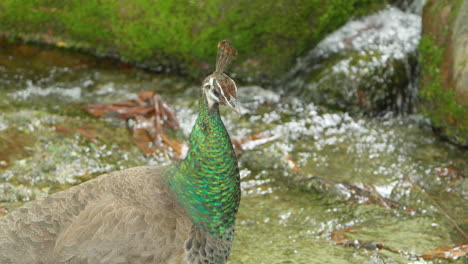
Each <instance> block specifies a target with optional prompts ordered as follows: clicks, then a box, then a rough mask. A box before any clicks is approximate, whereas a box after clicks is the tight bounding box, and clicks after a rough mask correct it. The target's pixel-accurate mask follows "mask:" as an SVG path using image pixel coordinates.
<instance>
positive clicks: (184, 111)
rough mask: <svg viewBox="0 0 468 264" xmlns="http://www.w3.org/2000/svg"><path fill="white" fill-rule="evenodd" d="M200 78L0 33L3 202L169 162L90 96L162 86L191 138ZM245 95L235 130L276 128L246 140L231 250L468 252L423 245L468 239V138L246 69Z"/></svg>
mask: <svg viewBox="0 0 468 264" xmlns="http://www.w3.org/2000/svg"><path fill="white" fill-rule="evenodd" d="M199 84H200V82H199V81H198V82H197V81H188V80H186V79H183V78H181V77H178V76H173V75H155V74H151V73H147V72H144V71H141V70H138V69H135V68H133V67H131V66H129V65H125V64H122V63H119V62H116V61H113V60H107V59H96V58H93V57H90V56H87V55H83V54H80V53H75V52H71V51H63V50H57V49H54V48H50V47H39V46H32V45H26V44H21V43H14V44H11V43H9V42H8V41H7V40H0V215H1V214H5V213H8V212H10V211H11V210H13V209H15V208H17V207H18V206H21V205H22V204H24V203H25V202H28V201H31V200H34V199H36V198H39V197H44V196H46V195H49V194H52V193H54V192H57V191H60V190H64V189H66V188H69V187H71V186H73V185H76V184H79V183H82V182H84V181H86V180H89V179H91V178H93V177H96V176H98V175H101V174H103V173H106V172H110V171H114V170H120V169H124V168H129V167H134V166H141V165H160V164H165V163H168V162H170V161H169V160H168V159H167V155H164V154H160V155H147V154H143V153H142V152H141V151H140V150H139V149H138V148H137V146H135V144H133V143H132V141H131V138H130V136H129V130H128V122H127V121H125V120H123V119H119V118H115V117H112V116H105V117H102V118H96V117H93V116H91V115H89V114H87V113H86V112H85V111H84V108H85V107H86V105H87V104H88V103H112V102H117V101H121V100H128V99H132V98H133V99H134V98H136V97H137V93H138V92H140V91H155V92H156V93H157V94H158V95H159V96H160V98H162V99H163V100H164V101H165V102H167V104H168V105H169V106H170V107H171V108H172V109H173V110H174V112H175V113H176V116H177V119H178V120H179V122H180V129H179V130H178V131H176V132H174V133H173V135H172V136H173V137H175V138H177V139H178V140H180V141H182V142H187V140H188V136H189V133H190V131H191V127H192V125H193V124H194V121H195V118H196V115H197V99H198V92H199V90H198V89H199ZM239 101H240V103H241V104H242V109H241V110H242V115H237V114H235V113H233V112H232V111H229V110H228V109H221V112H222V115H223V119H224V121H225V124H226V127H227V129H228V131H229V133H230V134H231V137H233V138H236V139H238V140H241V141H242V139H245V138H249V137H251V138H252V136H251V135H255V134H258V133H265V132H267V133H268V135H269V136H267V137H265V138H261V139H252V140H250V141H249V140H247V141H246V142H244V144H243V145H242V147H243V149H244V151H243V152H242V153H241V154H240V155H239V161H240V169H241V177H242V184H241V186H242V194H243V196H242V202H241V207H240V211H239V214H238V218H237V231H236V237H235V241H234V245H233V249H232V253H231V258H230V261H229V263H230V264H241V263H245V264H247V263H259V264H260V263H307V264H308V263H452V262H456V263H463V261H464V260H465V261H466V258H464V257H461V258H458V259H456V260H446V259H443V258H433V259H430V258H428V259H424V258H422V257H421V256H423V255H426V254H428V253H427V252H428V251H429V252H430V251H431V250H433V249H434V248H437V247H448V248H452V247H455V246H456V245H458V244H460V243H462V242H463V240H464V239H463V236H462V235H461V234H460V232H458V231H457V229H456V228H455V227H454V225H453V224H452V222H451V220H450V219H453V221H454V222H456V223H458V225H460V226H461V228H462V229H464V230H467V229H468V214H467V206H466V204H467V203H466V201H467V198H468V196H467V195H468V185H467V183H466V181H465V176H466V175H468V152H467V150H464V149H460V148H458V147H456V146H454V145H451V144H449V143H447V142H445V141H442V140H440V139H439V138H437V137H436V136H435V135H434V134H433V132H432V130H431V128H430V127H429V126H428V124H427V122H426V121H425V119H424V118H422V117H421V116H420V115H418V114H410V115H393V114H391V113H390V114H387V115H383V116H380V117H375V118H369V117H365V116H353V115H350V114H348V113H346V112H339V111H331V110H328V109H327V108H324V107H321V106H317V105H314V104H311V103H309V102H307V101H305V100H302V99H301V98H297V97H294V96H285V95H284V93H283V94H281V93H279V92H277V91H272V90H267V89H264V88H262V87H258V86H249V85H243V84H242V83H240V84H239ZM80 130H81V131H83V130H85V131H88V133H91V132H90V131H92V133H95V134H96V135H95V136H93V139H89V137H86V136H83V135H84V133H79V131H80ZM464 175H465V176H464ZM317 179H326V180H327V181H329V185H328V187H324V184H323V181H322V183H320V182H318V181H317ZM319 183H320V184H319ZM350 184H351V185H352V186H354V187H356V188H358V190H363V191H367V192H370V193H373V194H374V195H378V196H379V197H381V198H385V199H388V200H389V201H394V202H395V204H398V205H399V206H397V207H395V206H393V207H392V206H386V205H385V204H382V203H379V202H375V201H374V200H373V199H370V198H369V196H366V195H363V194H362V193H360V191H358V192H357V193H356V189H353V188H349V185H350ZM422 190H425V192H423V191H422ZM425 194H427V195H425ZM428 197H430V198H428ZM431 199H432V200H434V201H431ZM434 202H435V203H434ZM438 205H440V207H442V208H443V210H444V212H446V214H448V216H449V217H450V218H448V217H447V216H446V215H445V213H444V212H442V211H441V210H440V209H439V208H438ZM465 244H466V241H465Z"/></svg>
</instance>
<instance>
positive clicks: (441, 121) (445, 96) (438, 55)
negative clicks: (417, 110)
mask: <svg viewBox="0 0 468 264" xmlns="http://www.w3.org/2000/svg"><path fill="white" fill-rule="evenodd" d="M467 19H468V2H467V1H463V0H458V1H428V3H427V4H426V6H425V7H424V12H423V37H422V40H421V44H420V47H419V50H420V54H421V55H420V56H421V58H420V59H421V67H422V75H421V85H420V92H419V95H420V97H421V101H422V105H421V109H422V112H423V113H424V114H425V115H426V116H427V117H428V118H429V119H430V120H431V121H432V124H433V126H434V127H435V128H436V130H437V131H438V132H440V134H441V135H442V136H444V137H446V138H447V139H448V140H450V141H452V142H455V143H457V144H460V145H464V146H468V64H467V63H466V61H467V60H468V49H467V47H468V24H467V23H466V21H467Z"/></svg>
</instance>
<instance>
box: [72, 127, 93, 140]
mask: <svg viewBox="0 0 468 264" xmlns="http://www.w3.org/2000/svg"><path fill="white" fill-rule="evenodd" d="M76 131H77V132H78V133H80V135H82V136H83V137H85V138H87V139H89V140H91V141H92V142H95V141H96V138H97V133H96V130H94V128H92V127H90V126H87V125H84V126H81V127H79V128H77V129H76Z"/></svg>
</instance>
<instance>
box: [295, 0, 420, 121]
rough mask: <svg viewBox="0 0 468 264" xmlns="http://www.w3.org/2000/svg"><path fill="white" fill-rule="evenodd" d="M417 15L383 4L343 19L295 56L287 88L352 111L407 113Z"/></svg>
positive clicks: (411, 96)
mask: <svg viewBox="0 0 468 264" xmlns="http://www.w3.org/2000/svg"><path fill="white" fill-rule="evenodd" d="M420 29H421V27H420V17H419V16H417V15H415V14H411V13H405V12H403V11H401V10H399V9H397V8H394V7H388V8H387V9H385V10H383V11H380V12H379V13H376V14H374V15H370V16H368V17H365V18H363V19H362V20H357V21H351V22H348V24H346V25H345V26H343V27H342V28H341V29H339V30H337V31H336V32H334V33H333V34H331V35H329V36H328V37H327V38H325V39H324V40H323V41H322V42H321V43H319V45H318V46H317V47H316V48H314V49H313V50H312V51H311V52H310V53H309V54H308V55H307V56H306V57H305V58H302V59H301V60H299V61H298V64H297V65H296V67H295V68H294V69H293V70H292V71H291V72H290V73H289V76H288V77H287V80H286V86H287V87H288V90H294V91H296V93H297V94H298V95H300V96H301V97H303V98H307V99H309V100H311V101H313V102H314V103H317V104H322V105H326V106H329V107H331V108H334V109H340V110H346V111H351V112H364V113H380V112H385V111H393V112H408V111H410V110H412V104H413V101H414V94H415V89H414V83H413V82H412V80H413V79H414V77H413V76H414V73H415V70H416V68H415V66H416V55H415V51H416V47H417V45H418V43H419V38H420Z"/></svg>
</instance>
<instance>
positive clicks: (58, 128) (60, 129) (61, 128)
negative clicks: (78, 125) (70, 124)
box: [55, 126, 70, 134]
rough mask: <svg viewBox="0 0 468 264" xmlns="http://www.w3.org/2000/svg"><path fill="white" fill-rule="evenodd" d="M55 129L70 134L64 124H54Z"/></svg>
mask: <svg viewBox="0 0 468 264" xmlns="http://www.w3.org/2000/svg"><path fill="white" fill-rule="evenodd" d="M55 131H56V132H58V133H62V134H70V129H68V128H66V127H64V126H55Z"/></svg>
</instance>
